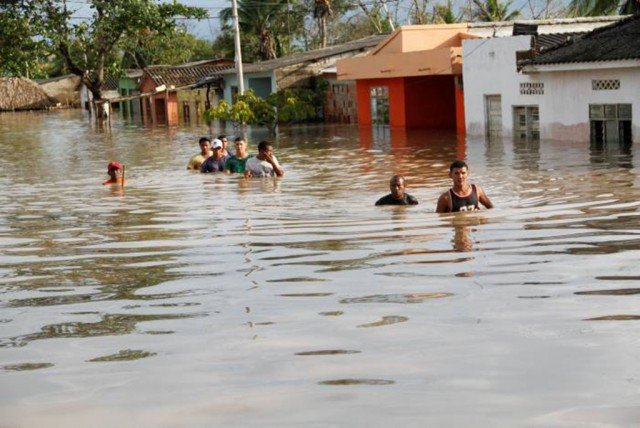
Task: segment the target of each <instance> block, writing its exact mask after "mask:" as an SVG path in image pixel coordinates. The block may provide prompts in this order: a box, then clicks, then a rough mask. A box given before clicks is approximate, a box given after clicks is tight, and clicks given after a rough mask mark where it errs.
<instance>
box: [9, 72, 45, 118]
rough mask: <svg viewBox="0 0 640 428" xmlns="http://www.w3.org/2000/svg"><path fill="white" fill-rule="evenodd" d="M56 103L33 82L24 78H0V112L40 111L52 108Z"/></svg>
mask: <svg viewBox="0 0 640 428" xmlns="http://www.w3.org/2000/svg"><path fill="white" fill-rule="evenodd" d="M56 102H57V100H56V99H55V98H51V97H49V96H48V95H47V93H46V92H45V91H44V89H42V87H41V86H40V85H38V84H37V83H36V82H34V81H33V80H29V79H26V78H24V77H8V78H0V111H7V110H8V111H11V110H42V109H46V108H49V107H52V106H54V105H55V104H56Z"/></svg>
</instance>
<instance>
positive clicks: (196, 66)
mask: <svg viewBox="0 0 640 428" xmlns="http://www.w3.org/2000/svg"><path fill="white" fill-rule="evenodd" d="M230 62H232V61H229V60H205V61H197V62H194V63H187V64H182V65H176V66H171V65H152V66H150V67H148V68H146V70H145V71H146V72H147V73H149V76H150V77H151V79H153V81H154V82H155V84H156V85H157V86H160V85H167V86H175V87H176V88H179V87H183V86H191V85H195V84H196V83H197V82H198V81H200V80H202V79H204V78H205V77H212V76H219V75H220V73H221V72H222V71H224V70H227V69H229V68H232V67H233V66H232V65H229V63H230Z"/></svg>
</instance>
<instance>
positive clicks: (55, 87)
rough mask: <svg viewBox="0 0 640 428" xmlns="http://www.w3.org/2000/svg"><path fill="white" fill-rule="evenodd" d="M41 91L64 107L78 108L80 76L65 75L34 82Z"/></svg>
mask: <svg viewBox="0 0 640 428" xmlns="http://www.w3.org/2000/svg"><path fill="white" fill-rule="evenodd" d="M36 82H37V83H38V84H39V85H40V87H41V88H42V89H44V91H45V92H46V93H47V95H49V96H50V97H52V98H55V99H56V100H58V102H59V103H60V105H61V106H64V107H80V76H77V75H75V74H65V75H64V76H58V77H52V78H50V79H40V80H36Z"/></svg>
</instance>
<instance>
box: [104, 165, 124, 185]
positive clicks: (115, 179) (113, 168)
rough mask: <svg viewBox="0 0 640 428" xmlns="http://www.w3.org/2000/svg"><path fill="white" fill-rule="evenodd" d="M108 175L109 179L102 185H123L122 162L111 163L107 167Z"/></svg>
mask: <svg viewBox="0 0 640 428" xmlns="http://www.w3.org/2000/svg"><path fill="white" fill-rule="evenodd" d="M107 173H108V174H109V179H108V180H107V181H105V182H103V183H102V184H103V185H105V184H122V164H121V163H120V162H111V163H110V164H109V165H107Z"/></svg>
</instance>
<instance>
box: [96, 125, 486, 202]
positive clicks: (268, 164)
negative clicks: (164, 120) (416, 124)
mask: <svg viewBox="0 0 640 428" xmlns="http://www.w3.org/2000/svg"><path fill="white" fill-rule="evenodd" d="M198 144H199V145H200V153H197V154H195V155H193V156H192V157H191V159H189V162H188V163H187V169H188V170H195V171H200V172H202V173H218V172H224V173H227V174H233V173H235V174H243V175H244V177H282V176H283V175H284V170H283V169H282V167H281V166H280V163H279V162H278V159H277V158H276V156H275V155H274V153H273V145H272V144H271V143H270V142H268V141H261V142H260V143H259V144H258V154H257V155H255V156H249V154H248V152H247V141H246V140H245V139H244V138H242V137H238V138H236V139H235V140H234V145H235V148H236V152H235V153H234V154H233V155H231V154H230V153H229V152H228V151H227V137H226V135H219V136H218V138H215V139H214V140H213V142H212V141H211V140H210V139H209V138H208V137H202V138H200V140H199V141H198ZM107 172H108V174H109V179H108V180H107V181H105V182H103V183H102V184H119V185H121V186H124V166H123V165H122V164H120V162H111V163H110V164H109V165H108V166H107ZM468 176H469V167H468V166H467V164H466V163H465V162H464V161H461V160H456V161H454V162H452V163H451V165H450V166H449V177H451V180H452V181H453V186H452V187H451V188H450V189H449V190H447V191H446V192H444V193H443V194H442V195H440V197H439V198H438V205H437V207H436V212H438V213H449V212H459V211H475V210H479V209H480V204H482V205H483V206H484V207H485V208H493V203H491V201H490V200H489V198H488V197H487V195H486V194H485V193H484V190H482V187H480V186H479V185H477V184H472V183H469V182H468V181H467V179H468ZM405 187H406V180H405V178H404V177H403V176H402V175H394V176H393V177H391V180H390V181H389V190H391V193H389V194H388V195H386V196H383V197H382V198H380V199H378V201H377V202H376V205H417V204H418V200H417V199H416V198H415V197H413V196H411V195H410V194H408V193H406V192H405Z"/></svg>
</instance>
